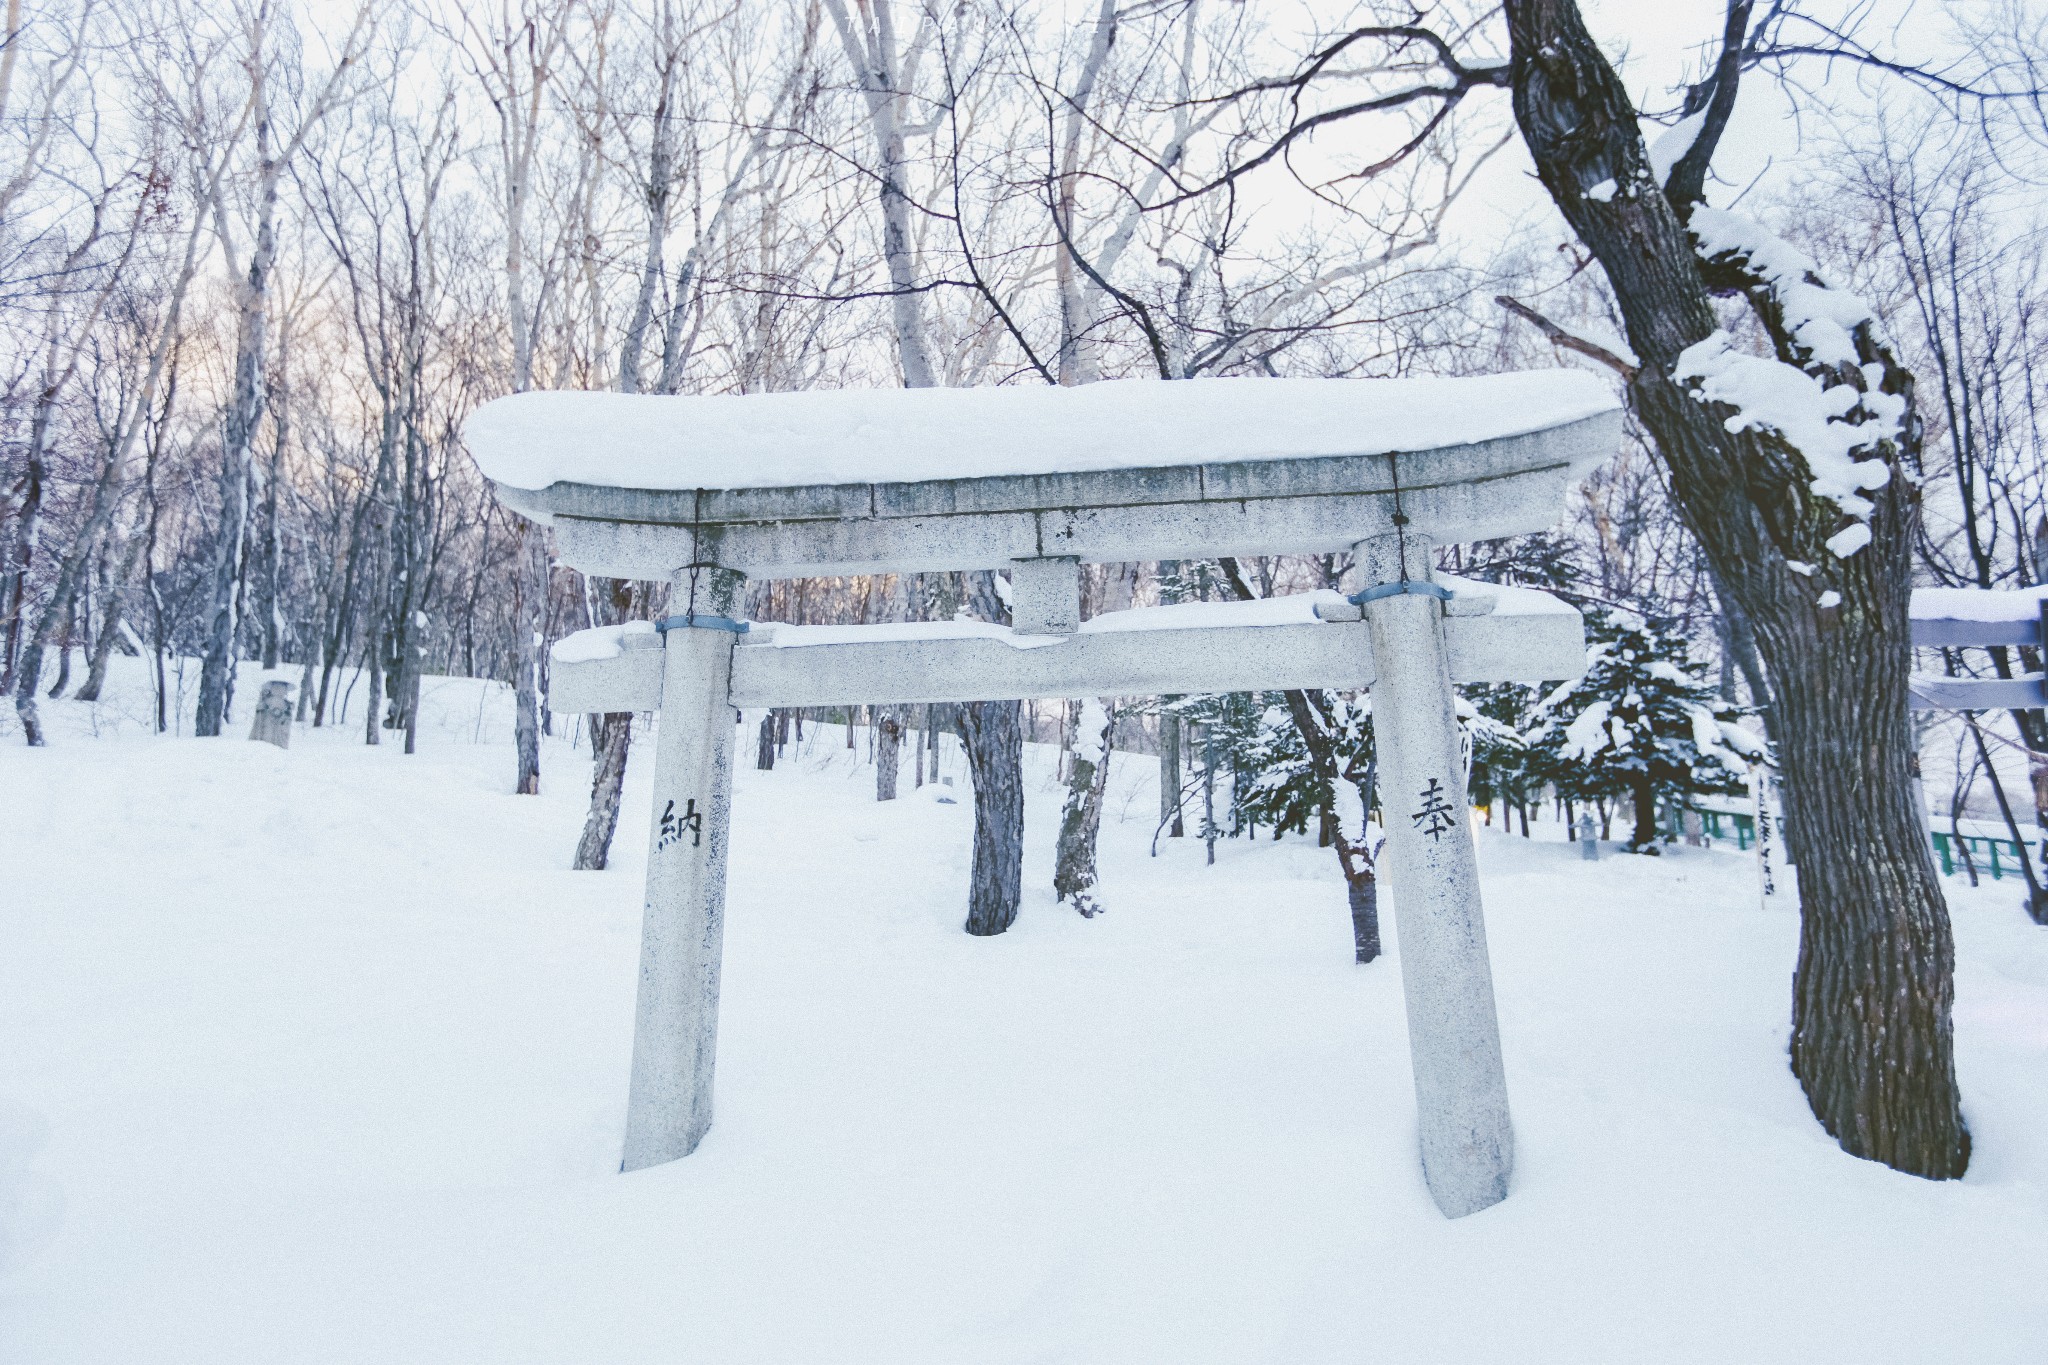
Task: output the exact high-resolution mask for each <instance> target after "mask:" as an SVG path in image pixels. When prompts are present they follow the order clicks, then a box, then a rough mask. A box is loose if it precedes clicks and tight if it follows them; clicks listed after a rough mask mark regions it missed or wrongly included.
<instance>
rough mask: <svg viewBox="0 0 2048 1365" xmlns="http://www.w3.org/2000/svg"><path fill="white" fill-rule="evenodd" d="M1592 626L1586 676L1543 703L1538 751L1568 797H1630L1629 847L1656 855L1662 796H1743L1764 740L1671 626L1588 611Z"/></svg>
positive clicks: (1532, 736) (1535, 731)
mask: <svg viewBox="0 0 2048 1365" xmlns="http://www.w3.org/2000/svg"><path fill="white" fill-rule="evenodd" d="M1586 625H1587V635H1588V637H1589V638H1588V641H1587V652H1586V672H1585V674H1584V676H1582V677H1580V678H1579V679H1577V680H1576V681H1574V682H1568V683H1566V684H1564V685H1563V686H1562V687H1559V688H1558V689H1557V690H1556V691H1554V692H1552V693H1551V694H1550V695H1549V696H1548V697H1545V698H1544V699H1543V702H1542V704H1541V705H1540V706H1539V707H1537V710H1536V716H1535V724H1534V725H1533V726H1532V727H1531V729H1530V730H1529V732H1528V734H1527V739H1528V742H1529V746H1530V748H1531V750H1532V751H1533V752H1534V754H1535V755H1536V758H1537V763H1538V769H1539V771H1541V772H1542V773H1543V775H1545V776H1547V777H1548V778H1549V779H1550V780H1551V781H1553V782H1556V783H1557V785H1558V789H1559V790H1560V791H1561V792H1563V793H1565V794H1566V795H1567V796H1571V797H1575V798H1578V799H1583V800H1597V799H1599V798H1602V797H1618V796H1622V795H1626V796H1628V797H1629V798H1630V800H1631V802H1632V803H1633V806H1634V810H1635V833H1634V836H1633V837H1632V838H1631V839H1630V841H1629V844H1628V847H1629V850H1630V851H1631V852H1636V853H1655V852H1656V851H1657V802H1658V801H1659V799H1666V800H1669V799H1673V798H1683V797H1688V796H1696V795H1705V794H1710V793H1724V794H1725V793H1734V792H1737V791H1739V790H1741V785H1742V778H1743V775H1744V774H1745V773H1746V772H1747V771H1748V767H1747V764H1746V763H1745V762H1744V760H1743V758H1742V752H1743V751H1746V750H1748V751H1753V750H1754V749H1755V746H1756V740H1755V737H1754V736H1753V735H1751V734H1750V733H1749V732H1748V731H1746V730H1743V729H1741V728H1740V727H1739V726H1736V725H1735V724H1734V720H1735V716H1736V712H1735V709H1734V708H1733V707H1731V706H1729V705H1728V703H1727V702H1725V701H1723V700H1722V699H1721V698H1720V697H1719V696H1718V695H1716V693H1715V691H1714V689H1713V688H1712V687H1711V686H1709V685H1708V684H1707V683H1705V682H1703V681H1701V680H1700V678H1699V677H1698V676H1697V675H1696V674H1695V673H1694V671H1693V666H1692V662H1691V658H1690V649H1689V647H1688V644H1687V641H1686V639H1685V637H1684V635H1682V634H1680V633H1679V632H1678V631H1677V630H1675V629H1673V628H1672V627H1671V626H1670V625H1669V624H1668V623H1665V622H1661V621H1651V620H1645V619H1644V618H1642V617H1639V616H1636V615H1635V614H1634V613H1630V612H1623V611H1616V610H1610V611H1604V612H1597V613H1595V612H1589V613H1587V617H1586ZM1731 731H1732V733H1731Z"/></svg>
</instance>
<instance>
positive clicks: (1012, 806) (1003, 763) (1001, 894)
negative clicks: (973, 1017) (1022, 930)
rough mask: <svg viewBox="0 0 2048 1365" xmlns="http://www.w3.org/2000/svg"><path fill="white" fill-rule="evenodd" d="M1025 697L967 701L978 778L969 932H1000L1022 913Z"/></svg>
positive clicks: (965, 727)
mask: <svg viewBox="0 0 2048 1365" xmlns="http://www.w3.org/2000/svg"><path fill="white" fill-rule="evenodd" d="M1023 709H1024V707H1023V703H1021V702H1014V701H983V702H973V703H970V704H969V705H966V706H962V707H961V708H959V711H958V712H957V714H958V716H959V718H960V738H961V740H962V741H963V742H964V743H965V745H966V748H967V768H968V771H969V772H970V773H971V774H973V778H974V867H973V871H972V873H971V874H970V877H969V885H968V892H967V932H968V933H970V934H981V935H987V934H1000V933H1002V932H1003V931H1004V930H1005V929H1008V928H1009V927H1010V926H1011V925H1012V924H1013V923H1015V922H1016V919H1017V904H1018V901H1019V899H1020V897H1021V896H1022V894H1023V889H1024V782H1023V770H1024V728H1023V725H1022V713H1023Z"/></svg>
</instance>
